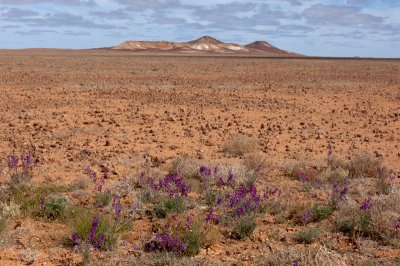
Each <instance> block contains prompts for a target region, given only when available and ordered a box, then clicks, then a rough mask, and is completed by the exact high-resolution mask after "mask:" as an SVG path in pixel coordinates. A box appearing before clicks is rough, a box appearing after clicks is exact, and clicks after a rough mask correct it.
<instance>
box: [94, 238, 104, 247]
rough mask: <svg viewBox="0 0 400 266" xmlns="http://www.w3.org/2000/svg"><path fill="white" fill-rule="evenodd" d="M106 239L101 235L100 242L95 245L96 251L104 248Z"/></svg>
mask: <svg viewBox="0 0 400 266" xmlns="http://www.w3.org/2000/svg"><path fill="white" fill-rule="evenodd" d="M104 239H105V236H104V234H101V235H100V237H99V240H98V241H97V243H96V244H95V245H94V249H95V250H100V249H101V247H102V246H103V243H104Z"/></svg>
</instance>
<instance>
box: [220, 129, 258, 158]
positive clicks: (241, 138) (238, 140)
mask: <svg viewBox="0 0 400 266" xmlns="http://www.w3.org/2000/svg"><path fill="white" fill-rule="evenodd" d="M257 146H258V141H257V139H255V138H253V137H249V136H246V135H243V134H237V135H233V136H231V137H230V138H229V139H228V140H227V141H226V142H225V143H224V145H223V147H222V150H223V152H224V153H225V154H227V155H230V156H242V155H244V154H246V153H249V152H252V151H255V150H256V149H257Z"/></svg>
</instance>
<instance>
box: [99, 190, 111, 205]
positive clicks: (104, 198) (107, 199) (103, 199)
mask: <svg viewBox="0 0 400 266" xmlns="http://www.w3.org/2000/svg"><path fill="white" fill-rule="evenodd" d="M111 200H112V195H111V192H110V191H105V192H98V193H96V206H97V207H106V206H108V205H109V204H110V203H111Z"/></svg>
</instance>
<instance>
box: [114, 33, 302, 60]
mask: <svg viewBox="0 0 400 266" xmlns="http://www.w3.org/2000/svg"><path fill="white" fill-rule="evenodd" d="M111 49H115V50H129V51H150V52H157V51H160V52H173V53H179V52H184V53H215V54H249V53H251V54H264V55H266V56H275V55H276V56H285V55H287V56H297V54H294V53H290V52H287V51H284V50H281V49H279V48H276V47H274V46H272V45H271V44H269V43H268V42H265V41H256V42H253V43H250V44H248V45H245V46H243V45H240V44H236V43H224V42H221V41H219V40H217V39H215V38H213V37H210V36H203V37H201V38H198V39H196V40H193V41H188V42H167V41H126V42H124V43H121V44H119V45H117V46H114V47H112V48H111Z"/></svg>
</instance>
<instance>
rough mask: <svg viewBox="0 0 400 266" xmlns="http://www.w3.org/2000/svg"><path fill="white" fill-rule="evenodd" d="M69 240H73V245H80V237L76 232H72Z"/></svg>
mask: <svg viewBox="0 0 400 266" xmlns="http://www.w3.org/2000/svg"><path fill="white" fill-rule="evenodd" d="M71 240H72V242H74V244H75V246H80V245H81V242H82V241H81V239H80V238H79V235H78V233H77V232H73V233H72V235H71Z"/></svg>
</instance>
